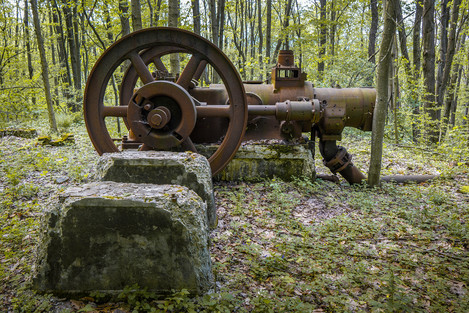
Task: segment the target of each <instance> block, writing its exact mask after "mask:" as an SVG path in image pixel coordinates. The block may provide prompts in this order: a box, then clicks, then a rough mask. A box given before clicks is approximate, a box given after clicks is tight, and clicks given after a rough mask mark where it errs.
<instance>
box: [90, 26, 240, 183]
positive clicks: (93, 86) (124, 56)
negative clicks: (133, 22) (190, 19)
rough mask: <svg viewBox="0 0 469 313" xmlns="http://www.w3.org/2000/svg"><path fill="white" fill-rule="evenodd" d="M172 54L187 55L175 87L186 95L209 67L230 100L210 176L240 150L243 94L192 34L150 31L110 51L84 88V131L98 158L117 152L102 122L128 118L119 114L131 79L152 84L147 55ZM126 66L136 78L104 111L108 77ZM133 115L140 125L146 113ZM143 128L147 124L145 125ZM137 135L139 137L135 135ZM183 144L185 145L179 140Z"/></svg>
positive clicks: (224, 65) (215, 53) (228, 67)
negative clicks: (205, 68)
mask: <svg viewBox="0 0 469 313" xmlns="http://www.w3.org/2000/svg"><path fill="white" fill-rule="evenodd" d="M156 47H159V48H156ZM152 48H155V49H156V52H155V51H152V52H149V53H148V54H146V55H145V52H148V51H151V50H152ZM174 51H177V52H186V53H188V54H190V55H191V59H190V61H189V63H188V65H187V66H186V67H185V69H184V70H183V71H182V73H181V74H180V75H179V78H178V79H177V82H176V84H177V85H178V86H180V87H181V88H184V89H186V90H187V89H189V88H190V87H191V81H192V78H194V77H195V78H198V77H197V75H199V76H200V73H201V71H202V70H201V68H202V67H205V66H206V64H210V65H211V66H212V67H213V68H214V69H215V71H216V72H217V73H218V75H219V76H220V78H221V80H222V81H223V83H224V86H225V89H226V94H227V95H228V99H229V108H228V109H226V110H222V111H223V112H226V115H227V116H226V117H224V118H225V119H226V121H225V122H226V124H225V127H226V133H225V134H224V137H223V138H222V142H221V144H220V148H219V149H218V150H217V151H215V153H214V154H213V155H212V156H210V157H209V162H210V166H211V168H212V173H213V174H215V173H217V172H218V171H220V170H221V169H222V168H223V167H224V166H225V165H226V164H227V163H228V162H229V161H230V160H231V158H232V157H233V156H234V154H235V153H236V151H237V149H238V147H239V145H240V144H241V140H242V137H243V134H244V130H245V128H246V121H247V100H246V94H245V91H244V87H243V84H242V83H241V79H240V77H239V74H238V72H237V71H236V69H235V68H234V66H233V65H232V63H231V62H230V61H229V60H228V59H227V57H226V56H225V55H224V54H223V52H222V51H221V50H220V49H218V48H217V47H216V46H215V45H213V44H212V43H210V42H209V41H208V40H206V39H204V38H202V37H200V36H197V35H195V34H193V33H191V32H188V31H185V30H181V29H175V28H150V29H144V30H141V31H137V32H134V33H132V34H129V35H127V36H125V37H123V38H122V39H120V40H118V41H117V42H115V43H114V44H113V45H111V46H110V47H109V48H108V49H107V50H106V51H105V52H104V53H103V54H102V55H101V57H100V58H99V59H98V61H97V62H96V64H95V66H94V67H93V69H92V71H91V73H90V75H89V78H88V81H87V85H86V88H85V95H84V105H83V106H84V114H85V122H86V126H87V130H88V133H89V135H90V138H91V141H92V143H93V145H94V147H95V149H96V150H97V151H98V153H100V154H102V153H104V152H116V151H119V149H118V148H117V146H116V145H115V144H114V142H113V140H112V139H111V136H110V135H109V132H108V129H107V127H106V124H105V118H107V117H128V112H127V111H128V110H126V109H124V108H125V107H126V105H124V104H125V101H126V100H129V101H130V99H131V98H132V96H133V89H134V86H135V84H136V81H137V79H136V77H138V78H140V80H141V81H142V82H143V84H151V83H153V82H154V81H155V77H154V75H153V74H152V73H151V72H150V70H149V68H148V63H149V62H150V61H149V60H147V59H146V58H147V55H150V56H151V54H154V55H155V56H161V55H163V54H167V53H172V52H174ZM142 55H145V57H143V58H142ZM127 60H129V61H130V64H131V68H132V70H130V71H133V72H134V73H136V74H137V75H135V74H133V73H130V72H127V75H126V76H127V77H126V80H125V82H124V84H123V85H122V86H121V89H120V90H121V103H120V104H121V105H120V106H117V107H112V106H105V104H104V96H105V91H106V87H107V85H108V82H109V80H110V78H111V75H113V73H114V72H115V71H116V70H117V69H118V68H119V67H120V66H121V65H122V64H125V62H126V61H127ZM155 60H156V61H155ZM152 62H154V63H155V65H156V67H157V69H158V70H159V71H161V72H164V71H165V69H164V68H162V67H161V64H160V62H159V61H158V58H156V59H155V58H153V61H152ZM155 76H158V75H155ZM163 76H164V75H163ZM156 78H158V77H156ZM123 94H124V95H123ZM186 98H187V97H186ZM193 101H194V110H195V109H196V108H195V107H196V105H199V104H200V102H199V101H198V100H197V99H194V100H193ZM155 105H156V106H158V103H155ZM127 106H128V105H127ZM163 106H165V105H163ZM134 109H135V108H134ZM138 110H140V117H144V121H145V118H148V115H146V116H145V114H146V113H144V112H143V111H142V110H145V109H144V105H143V106H142V107H141V108H140V107H139V108H138V109H135V111H138ZM170 110H171V109H170ZM215 111H216V112H215V113H214V114H217V112H218V111H217V110H215ZM184 112H186V110H182V113H184ZM173 113H174V112H173V111H172V110H171V115H172V114H173ZM132 114H134V113H132ZM135 115H138V114H135ZM132 116H133V115H132ZM172 119H173V117H171V120H172ZM183 119H184V117H181V120H183ZM191 120H192V118H191V117H189V118H188V121H191ZM134 121H135V118H134ZM146 122H148V120H147V121H146ZM204 122H205V121H204V119H203V118H202V119H200V120H197V123H204ZM169 123H171V122H169ZM140 125H141V124H140ZM178 125H179V123H178ZM128 126H130V128H131V130H133V125H131V123H128ZM152 129H153V128H152ZM174 130H176V133H174ZM152 131H153V130H152ZM168 131H172V133H171V135H172V136H173V137H174V138H176V137H179V136H178V135H181V134H178V133H177V127H175V129H170V130H168ZM137 133H139V131H137ZM137 136H138V135H137ZM182 137H184V136H182ZM129 140H130V141H131V140H132V138H130V136H129V137H128V138H127V141H129ZM186 140H190V137H187V138H186ZM182 141H183V142H184V140H182ZM179 142H181V140H179ZM127 143H128V142H127ZM152 144H154V143H153V141H151V140H150V141H149V143H148V144H147V143H145V147H144V148H151V145H152ZM130 145H131V144H130ZM148 146H150V147H148ZM185 146H190V147H193V145H192V144H191V143H190V142H189V143H188V144H185Z"/></svg>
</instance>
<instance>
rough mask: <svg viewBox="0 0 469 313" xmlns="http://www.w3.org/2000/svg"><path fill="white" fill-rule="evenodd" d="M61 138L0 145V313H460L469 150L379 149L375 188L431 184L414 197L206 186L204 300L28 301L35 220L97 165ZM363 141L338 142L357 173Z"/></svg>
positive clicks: (466, 274) (468, 304)
mask: <svg viewBox="0 0 469 313" xmlns="http://www.w3.org/2000/svg"><path fill="white" fill-rule="evenodd" d="M39 129H40V126H39ZM69 131H72V132H73V133H74V135H75V143H73V144H69V145H65V146H60V147H53V146H41V145H37V138H32V139H25V138H18V137H11V136H10V137H2V138H0V312H115V313H118V312H120V313H122V312H362V311H364V312H469V153H468V151H467V150H468V149H467V141H466V142H465V143H466V145H464V143H461V145H460V146H457V145H453V146H450V145H447V146H446V147H443V148H440V149H434V150H432V149H421V148H419V147H418V146H414V145H413V144H410V143H408V144H402V145H395V144H392V143H391V141H388V140H386V144H385V147H384V155H383V174H384V175H391V174H438V175H439V176H438V178H437V179H435V180H433V181H429V182H426V183H421V184H415V183H414V184H407V185H397V184H393V183H386V184H383V185H382V186H381V187H378V188H368V187H366V186H349V185H348V184H347V183H346V182H344V181H343V180H341V181H340V183H332V182H327V181H321V180H317V181H315V182H311V181H308V180H307V179H304V178H301V177H300V178H298V179H296V180H295V181H293V182H283V181H279V180H277V179H272V180H266V181H263V182H260V183H215V186H214V189H215V195H216V201H217V207H218V209H217V210H218V211H217V212H218V227H217V228H216V229H215V230H214V231H213V232H212V235H211V237H212V246H211V255H212V261H213V270H214V274H215V278H216V287H215V290H214V291H213V292H212V293H210V294H208V295H206V296H203V297H198V298H190V297H189V296H188V295H187V293H186V292H185V291H184V290H183V291H181V292H178V293H175V294H174V295H173V296H171V297H168V298H165V299H158V298H156V297H155V296H154V295H152V294H150V293H148V292H146V291H144V290H135V289H132V288H131V287H130V286H129V287H130V288H129V290H127V291H125V292H123V293H122V294H121V295H120V296H119V299H118V300H116V301H115V302H104V301H103V300H102V299H101V298H100V295H97V294H95V295H90V296H89V297H85V298H81V299H63V298H61V299H59V298H55V297H53V296H52V295H39V294H36V293H34V292H33V291H32V290H31V289H30V281H31V275H32V271H33V264H34V262H35V254H34V251H35V249H36V246H37V242H38V237H39V233H40V232H41V229H40V219H41V216H43V213H44V211H45V210H47V209H48V206H49V205H50V203H52V202H53V201H54V199H55V198H56V197H57V195H58V194H59V193H60V192H61V191H62V190H64V189H65V188H67V187H69V186H74V185H78V184H80V183H83V182H86V181H90V180H92V179H93V171H94V166H95V164H96V161H97V159H98V156H97V154H96V153H95V152H94V150H93V148H92V146H91V143H90V141H89V139H88V136H87V134H86V132H85V130H84V127H83V126H82V125H81V126H74V127H73V128H72V129H70V130H69ZM369 141H370V136H369V135H368V134H363V133H359V132H355V131H347V132H346V134H345V136H344V139H343V141H342V145H344V146H345V147H346V148H347V149H348V151H349V152H351V153H352V154H353V155H354V163H355V164H356V165H357V166H358V168H360V169H362V171H366V170H367V168H368V164H367V162H368V160H369V151H370V146H369ZM316 166H317V169H318V172H320V173H327V170H326V169H325V168H324V167H323V165H322V162H321V161H320V160H319V158H318V160H316Z"/></svg>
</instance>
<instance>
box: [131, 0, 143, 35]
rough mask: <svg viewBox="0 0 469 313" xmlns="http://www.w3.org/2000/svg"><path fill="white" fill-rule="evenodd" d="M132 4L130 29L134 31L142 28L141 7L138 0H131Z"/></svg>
mask: <svg viewBox="0 0 469 313" xmlns="http://www.w3.org/2000/svg"><path fill="white" fill-rule="evenodd" d="M130 3H131V5H132V29H133V30H134V31H136V30H140V29H142V7H141V6H140V0H131V1H130Z"/></svg>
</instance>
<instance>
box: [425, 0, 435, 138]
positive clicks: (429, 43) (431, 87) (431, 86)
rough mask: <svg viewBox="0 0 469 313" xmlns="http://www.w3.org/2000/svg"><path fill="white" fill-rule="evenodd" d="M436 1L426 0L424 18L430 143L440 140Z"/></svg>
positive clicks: (427, 113)
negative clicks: (436, 95)
mask: <svg viewBox="0 0 469 313" xmlns="http://www.w3.org/2000/svg"><path fill="white" fill-rule="evenodd" d="M434 15H435V1H434V0H424V3H423V18H422V46H423V63H422V70H423V84H424V87H425V96H424V100H425V103H424V110H425V133H426V136H427V140H428V141H429V142H430V143H437V142H438V133H439V132H438V110H437V109H438V108H437V106H436V103H435V100H436V99H435V20H434Z"/></svg>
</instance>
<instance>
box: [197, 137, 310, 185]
mask: <svg viewBox="0 0 469 313" xmlns="http://www.w3.org/2000/svg"><path fill="white" fill-rule="evenodd" d="M217 148H218V146H206V147H203V146H198V147H197V149H198V150H199V153H201V154H203V155H211V154H212V153H213V152H214V151H215V150H216V149H217ZM273 177H278V178H280V179H282V180H284V181H291V180H292V179H293V178H294V177H307V178H310V179H311V180H314V179H315V178H316V170H315V166H314V157H313V155H312V153H311V150H309V149H308V148H307V146H306V145H283V144H243V145H241V147H240V148H239V150H238V152H236V155H235V157H234V158H233V160H231V162H230V163H228V166H227V167H225V169H223V171H221V172H220V173H218V174H217V175H216V176H215V177H214V180H217V181H260V180H263V179H267V178H269V179H270V178H273Z"/></svg>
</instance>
